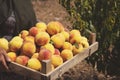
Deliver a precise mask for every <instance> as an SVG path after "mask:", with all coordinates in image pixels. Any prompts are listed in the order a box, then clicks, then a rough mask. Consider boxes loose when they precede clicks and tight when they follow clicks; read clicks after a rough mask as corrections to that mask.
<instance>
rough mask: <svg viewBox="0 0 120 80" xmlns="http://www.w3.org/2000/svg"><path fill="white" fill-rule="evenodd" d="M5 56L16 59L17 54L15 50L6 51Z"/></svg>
mask: <svg viewBox="0 0 120 80" xmlns="http://www.w3.org/2000/svg"><path fill="white" fill-rule="evenodd" d="M7 56H8V57H9V58H10V59H11V61H13V62H14V61H15V60H16V57H17V55H16V53H15V52H8V53H7Z"/></svg>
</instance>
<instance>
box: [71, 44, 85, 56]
mask: <svg viewBox="0 0 120 80" xmlns="http://www.w3.org/2000/svg"><path fill="white" fill-rule="evenodd" d="M81 51H83V45H82V44H81V43H79V44H74V45H73V54H74V55H76V54H78V53H80V52H81Z"/></svg>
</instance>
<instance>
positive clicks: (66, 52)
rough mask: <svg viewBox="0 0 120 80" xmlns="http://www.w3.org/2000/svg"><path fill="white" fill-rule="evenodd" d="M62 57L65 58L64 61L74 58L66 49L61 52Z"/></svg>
mask: <svg viewBox="0 0 120 80" xmlns="http://www.w3.org/2000/svg"><path fill="white" fill-rule="evenodd" d="M61 57H62V58H63V61H67V60H69V59H71V58H73V53H72V51H71V50H68V49H64V50H62V52H61Z"/></svg>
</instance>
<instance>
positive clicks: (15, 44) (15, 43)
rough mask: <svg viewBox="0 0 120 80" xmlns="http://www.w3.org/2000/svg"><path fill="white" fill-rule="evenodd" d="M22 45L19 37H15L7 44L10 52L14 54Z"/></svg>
mask: <svg viewBox="0 0 120 80" xmlns="http://www.w3.org/2000/svg"><path fill="white" fill-rule="evenodd" d="M22 44H23V39H22V38H21V37H19V36H15V37H13V38H12V39H11V41H10V42H9V49H10V51H13V52H16V51H18V50H20V49H21V47H22Z"/></svg>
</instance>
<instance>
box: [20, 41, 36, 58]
mask: <svg viewBox="0 0 120 80" xmlns="http://www.w3.org/2000/svg"><path fill="white" fill-rule="evenodd" d="M21 52H22V53H23V54H24V55H26V56H29V57H31V56H32V55H33V54H34V53H35V52H36V45H35V44H34V43H32V42H30V41H25V42H24V43H23V45H22V48H21Z"/></svg>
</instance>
